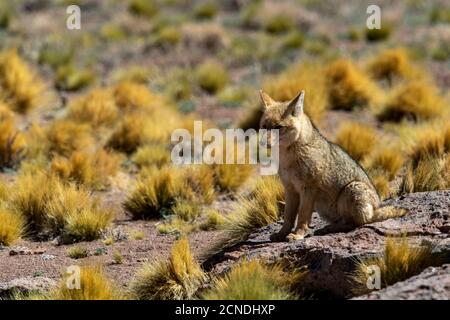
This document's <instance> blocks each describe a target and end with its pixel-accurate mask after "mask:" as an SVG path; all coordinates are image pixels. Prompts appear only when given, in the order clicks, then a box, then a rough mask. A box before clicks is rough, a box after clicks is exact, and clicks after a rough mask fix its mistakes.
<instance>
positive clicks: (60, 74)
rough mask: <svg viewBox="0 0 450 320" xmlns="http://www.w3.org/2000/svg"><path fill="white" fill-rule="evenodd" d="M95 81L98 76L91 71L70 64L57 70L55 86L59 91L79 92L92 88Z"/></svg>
mask: <svg viewBox="0 0 450 320" xmlns="http://www.w3.org/2000/svg"><path fill="white" fill-rule="evenodd" d="M95 80H96V75H95V73H94V72H93V71H92V70H91V69H88V68H80V67H76V66H73V65H72V64H68V65H63V66H60V67H59V68H58V69H57V71H56V79H55V84H56V87H57V88H58V89H63V90H67V91H77V90H80V89H82V88H85V87H88V86H90V85H91V84H93V83H94V81H95Z"/></svg>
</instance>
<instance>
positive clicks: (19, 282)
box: [0, 277, 56, 299]
mask: <svg viewBox="0 0 450 320" xmlns="http://www.w3.org/2000/svg"><path fill="white" fill-rule="evenodd" d="M55 285H56V282H55V280H52V279H49V278H45V277H26V278H17V279H13V280H11V281H8V282H0V299H2V298H6V299H7V298H8V297H10V296H11V295H12V294H14V293H16V292H19V293H22V294H29V293H33V292H37V291H39V292H44V291H47V290H48V289H50V288H51V287H53V286H55Z"/></svg>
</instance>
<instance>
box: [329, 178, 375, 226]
mask: <svg viewBox="0 0 450 320" xmlns="http://www.w3.org/2000/svg"><path fill="white" fill-rule="evenodd" d="M379 202H380V200H379V197H378V194H377V193H376V191H375V190H374V189H373V188H372V187H371V186H369V185H367V184H366V183H364V182H360V181H354V182H351V183H349V184H348V185H347V186H346V187H345V188H344V190H342V192H341V194H340V196H339V199H338V204H337V205H338V206H337V207H338V208H337V209H338V215H339V217H340V218H341V219H342V221H343V222H344V223H346V224H350V225H352V226H355V227H356V226H361V225H363V224H366V223H370V222H372V221H373V219H374V212H375V209H376V208H378V206H379Z"/></svg>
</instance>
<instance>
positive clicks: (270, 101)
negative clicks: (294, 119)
mask: <svg viewBox="0 0 450 320" xmlns="http://www.w3.org/2000/svg"><path fill="white" fill-rule="evenodd" d="M259 95H260V96H261V101H262V103H263V109H264V110H265V109H267V108H268V107H270V106H271V105H273V104H274V103H275V100H273V99H272V98H271V97H270V96H269V95H268V94H267V93H265V92H264V91H262V90H259Z"/></svg>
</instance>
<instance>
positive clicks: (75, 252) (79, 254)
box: [67, 246, 89, 259]
mask: <svg viewBox="0 0 450 320" xmlns="http://www.w3.org/2000/svg"><path fill="white" fill-rule="evenodd" d="M67 256H68V257H69V258H72V259H83V258H87V257H88V256H89V250H88V249H87V248H85V247H80V246H76V247H72V248H70V249H69V250H68V251H67Z"/></svg>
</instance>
